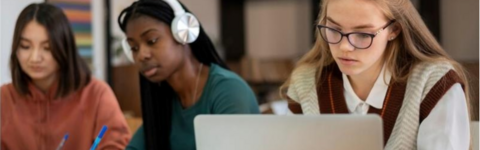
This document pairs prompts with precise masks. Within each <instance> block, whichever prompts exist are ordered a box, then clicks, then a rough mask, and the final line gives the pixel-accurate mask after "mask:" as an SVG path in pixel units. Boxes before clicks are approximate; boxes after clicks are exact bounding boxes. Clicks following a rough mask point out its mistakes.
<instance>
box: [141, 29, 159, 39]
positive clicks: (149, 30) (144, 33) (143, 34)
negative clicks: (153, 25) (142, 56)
mask: <svg viewBox="0 0 480 150" xmlns="http://www.w3.org/2000/svg"><path fill="white" fill-rule="evenodd" d="M152 31H158V30H157V29H148V30H147V31H144V32H143V33H142V34H140V36H141V37H143V36H145V35H146V34H147V33H150V32H152Z"/></svg>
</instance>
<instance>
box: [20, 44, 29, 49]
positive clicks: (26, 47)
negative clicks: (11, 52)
mask: <svg viewBox="0 0 480 150" xmlns="http://www.w3.org/2000/svg"><path fill="white" fill-rule="evenodd" d="M20 49H30V46H28V45H23V44H20Z"/></svg>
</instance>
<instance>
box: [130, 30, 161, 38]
mask: <svg viewBox="0 0 480 150" xmlns="http://www.w3.org/2000/svg"><path fill="white" fill-rule="evenodd" d="M153 31H158V30H157V29H153V28H152V29H148V30H146V31H143V33H142V34H140V37H143V36H145V35H147V34H148V33H150V32H153ZM127 41H133V38H130V37H127Z"/></svg>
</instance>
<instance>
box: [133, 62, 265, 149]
mask: <svg viewBox="0 0 480 150" xmlns="http://www.w3.org/2000/svg"><path fill="white" fill-rule="evenodd" d="M172 105H173V106H172V107H173V109H172V131H171V132H170V147H171V149H172V150H195V149H196V146H195V132H194V130H193V119H194V118H195V117H196V116H197V115H199V114H258V113H259V108H258V103H257V100H256V98H255V94H254V93H253V91H252V90H251V89H250V87H249V86H248V84H247V83H246V82H245V81H244V80H243V79H242V78H240V77H239V76H238V75H237V74H235V73H233V72H231V71H229V70H226V69H224V68H222V67H220V66H218V65H216V64H212V65H211V66H210V73H209V76H208V79H207V83H206V85H205V87H204V89H203V93H202V95H201V96H200V99H199V100H198V102H197V103H195V104H194V105H193V106H191V107H189V108H187V109H183V108H182V105H181V103H180V101H179V100H178V99H175V100H173V104H172ZM144 149H146V148H145V136H144V129H143V125H142V126H140V128H139V129H138V130H137V132H136V133H135V135H133V138H132V140H131V141H130V144H129V145H128V146H127V150H144Z"/></svg>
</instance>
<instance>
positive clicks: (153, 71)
mask: <svg viewBox="0 0 480 150" xmlns="http://www.w3.org/2000/svg"><path fill="white" fill-rule="evenodd" d="M157 71H158V67H148V68H147V69H143V71H142V73H143V74H144V75H145V76H146V77H150V76H153V75H155V74H156V73H157Z"/></svg>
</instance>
